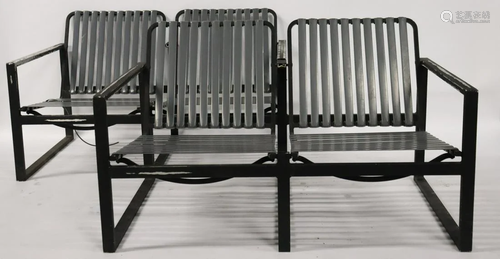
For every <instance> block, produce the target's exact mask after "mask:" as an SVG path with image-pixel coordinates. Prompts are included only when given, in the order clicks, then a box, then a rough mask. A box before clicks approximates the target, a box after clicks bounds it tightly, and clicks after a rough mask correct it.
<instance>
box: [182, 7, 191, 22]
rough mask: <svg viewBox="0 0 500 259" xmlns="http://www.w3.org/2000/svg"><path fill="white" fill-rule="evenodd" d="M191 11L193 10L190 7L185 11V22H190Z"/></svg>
mask: <svg viewBox="0 0 500 259" xmlns="http://www.w3.org/2000/svg"><path fill="white" fill-rule="evenodd" d="M191 12H192V10H190V9H186V10H185V11H184V19H183V21H184V22H190V21H191Z"/></svg>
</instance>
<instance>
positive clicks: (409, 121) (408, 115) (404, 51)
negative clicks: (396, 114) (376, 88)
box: [398, 17, 413, 126]
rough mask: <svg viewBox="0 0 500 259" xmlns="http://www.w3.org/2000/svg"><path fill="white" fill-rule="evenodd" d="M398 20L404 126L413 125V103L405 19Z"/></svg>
mask: <svg viewBox="0 0 500 259" xmlns="http://www.w3.org/2000/svg"><path fill="white" fill-rule="evenodd" d="M398 20H399V43H400V45H401V66H402V69H403V96H404V102H405V125H406V126H412V125H413V103H412V97H411V76H410V53H409V50H408V31H407V24H406V18H404V17H400V18H398Z"/></svg>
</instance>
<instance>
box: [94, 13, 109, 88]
mask: <svg viewBox="0 0 500 259" xmlns="http://www.w3.org/2000/svg"><path fill="white" fill-rule="evenodd" d="M107 16H108V13H107V12H100V13H99V25H98V28H99V33H98V35H97V57H96V58H97V60H96V65H97V67H96V78H95V86H96V88H97V89H96V91H97V92H100V91H101V90H102V89H103V84H102V70H103V65H104V42H105V41H106V39H105V38H104V37H105V35H106V34H105V32H106V31H105V30H106V19H107Z"/></svg>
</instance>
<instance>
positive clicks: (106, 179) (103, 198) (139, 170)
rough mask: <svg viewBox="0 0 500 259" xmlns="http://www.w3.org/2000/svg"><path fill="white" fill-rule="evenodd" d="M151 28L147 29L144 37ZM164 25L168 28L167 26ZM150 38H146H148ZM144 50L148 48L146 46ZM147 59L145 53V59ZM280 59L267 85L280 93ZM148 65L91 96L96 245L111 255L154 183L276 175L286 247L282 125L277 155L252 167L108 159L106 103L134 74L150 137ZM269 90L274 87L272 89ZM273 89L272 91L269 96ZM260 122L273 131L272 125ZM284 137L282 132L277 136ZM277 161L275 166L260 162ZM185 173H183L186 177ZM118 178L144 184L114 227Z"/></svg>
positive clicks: (287, 212)
mask: <svg viewBox="0 0 500 259" xmlns="http://www.w3.org/2000/svg"><path fill="white" fill-rule="evenodd" d="M156 26H157V25H152V26H151V27H150V29H149V32H148V35H151V32H152V30H154V29H155V27H156ZM167 26H168V24H167ZM265 26H267V27H269V28H270V29H271V31H272V42H276V37H277V36H276V30H275V28H274V26H272V25H271V23H269V22H265ZM150 38H151V37H148V40H150ZM148 46H150V44H148ZM276 48H277V46H273V50H272V53H273V54H272V56H276V52H277V49H276ZM148 57H149V55H148ZM283 64H284V60H280V61H279V62H278V64H277V63H276V59H273V60H272V64H271V66H272V67H273V69H272V70H273V74H272V75H273V85H275V86H277V87H278V88H279V89H285V88H284V87H285V85H286V82H285V78H286V70H285V68H284V66H283ZM150 69H151V64H150V63H149V62H146V63H139V64H137V65H136V66H134V67H133V68H132V69H130V70H129V71H128V72H126V73H125V74H124V75H123V76H121V77H120V78H118V79H117V80H116V81H114V82H113V83H111V85H109V86H108V87H106V88H105V89H104V90H103V91H102V92H101V93H98V94H96V95H95V96H94V98H93V102H94V116H95V135H96V143H97V145H96V157H97V173H98V184H99V201H100V208H101V227H102V242H103V250H104V252H115V251H116V249H117V248H118V246H119V245H120V242H121V240H122V238H123V235H124V234H125V232H126V230H127V229H128V227H129V226H130V222H131V221H132V219H133V218H134V217H135V215H136V213H137V210H138V209H139V207H140V206H141V204H142V203H143V201H144V198H145V196H146V195H147V193H148V192H149V190H150V189H151V188H152V186H153V183H154V181H155V179H160V180H167V181H171V182H176V183H188V184H200V183H211V182H216V181H220V180H226V179H229V178H232V177H276V178H277V179H278V207H279V227H278V228H279V230H278V231H279V235H280V237H279V250H280V251H288V250H289V249H290V221H289V216H290V200H289V195H290V182H289V179H290V175H289V173H288V172H287V171H286V170H287V164H288V161H289V154H288V153H287V138H286V130H287V129H286V127H287V125H286V123H284V124H283V123H281V124H280V123H278V124H277V125H278V131H279V132H280V133H281V134H279V135H278V153H277V154H274V153H269V154H267V156H265V157H263V158H261V159H259V160H257V161H256V162H255V163H253V164H222V165H221V164H217V163H214V164H207V165H164V163H165V161H166V160H167V158H168V156H169V154H159V155H158V157H157V158H156V160H155V157H154V155H152V154H145V155H144V165H137V164H135V163H134V162H132V161H130V160H128V159H126V158H122V157H113V156H111V154H110V150H109V132H108V126H107V125H108V124H109V123H110V117H109V115H108V114H107V100H109V98H110V97H111V96H112V95H113V94H115V93H116V92H117V91H118V90H119V89H120V87H121V86H123V85H125V84H127V82H128V81H130V80H132V79H133V78H135V77H136V76H137V75H139V84H140V93H139V94H140V101H141V107H140V108H141V111H143V112H142V113H141V115H140V118H141V131H142V135H152V134H153V122H152V120H151V117H150V116H148V114H149V113H150V112H151V107H150V106H149V105H148V103H149V102H150V100H149V99H150V96H149V92H148V89H149V88H148V86H149V80H150ZM273 89H276V87H274V88H273ZM275 92H276V90H274V91H273V93H274V94H275ZM284 98H285V99H286V92H283V91H280V92H279V96H278V105H281V106H283V107H286V106H284V105H286V100H285V99H284ZM273 115H274V109H273V110H272V112H271V118H270V122H271V123H270V124H273V123H276V119H278V118H273V117H274V116H273ZM270 124H267V123H266V126H265V127H269V128H271V129H272V131H273V132H274V128H275V125H270ZM283 133H284V134H283ZM276 158H278V164H264V162H267V161H273V160H275V159H276ZM113 160H119V161H117V162H123V163H125V164H127V165H111V164H110V161H113ZM186 172H188V174H186ZM199 177H204V178H203V179H202V180H201V181H195V182H192V181H190V180H194V179H193V178H199ZM124 178H144V182H143V184H142V185H141V187H140V188H139V190H138V191H137V193H136V195H135V197H134V199H133V200H132V202H131V203H130V205H129V207H128V208H127V210H126V211H125V213H124V214H123V216H122V217H121V219H120V220H119V222H118V224H117V225H116V227H115V223H114V222H115V221H114V217H113V196H112V180H113V179H124Z"/></svg>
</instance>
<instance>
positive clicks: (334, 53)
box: [329, 19, 343, 127]
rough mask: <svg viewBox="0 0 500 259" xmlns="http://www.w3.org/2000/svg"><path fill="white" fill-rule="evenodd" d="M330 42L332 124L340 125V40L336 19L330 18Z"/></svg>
mask: <svg viewBox="0 0 500 259" xmlns="http://www.w3.org/2000/svg"><path fill="white" fill-rule="evenodd" d="M329 22H330V42H331V43H330V44H331V48H332V50H331V53H330V55H331V58H332V83H333V109H334V114H335V119H334V122H333V125H334V126H336V127H340V126H342V113H343V112H342V87H341V85H340V77H341V75H340V55H339V49H340V42H339V29H338V20H337V19H330V21H329Z"/></svg>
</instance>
